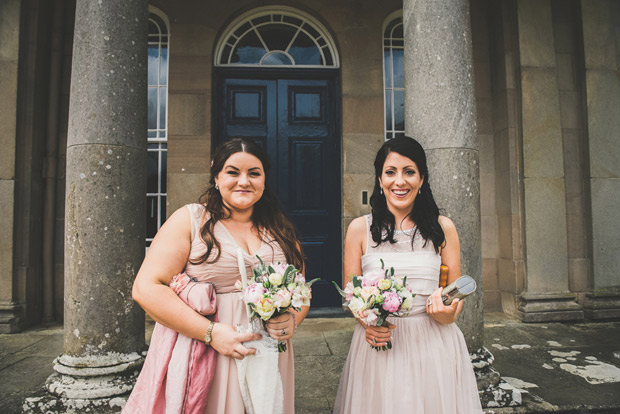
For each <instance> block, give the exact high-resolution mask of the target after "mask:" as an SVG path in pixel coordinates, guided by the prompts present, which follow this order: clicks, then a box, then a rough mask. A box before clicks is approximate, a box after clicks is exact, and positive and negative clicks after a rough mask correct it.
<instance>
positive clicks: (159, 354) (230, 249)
mask: <svg viewBox="0 0 620 414" xmlns="http://www.w3.org/2000/svg"><path fill="white" fill-rule="evenodd" d="M186 208H187V209H188V210H189V212H190V217H191V247H190V253H189V259H190V260H189V261H188V262H187V264H186V267H185V270H184V271H185V273H186V274H187V275H188V276H189V277H190V278H196V279H198V280H199V281H201V282H211V283H213V284H214V286H215V290H216V296H217V320H218V321H219V322H221V323H226V324H230V325H232V326H233V327H236V326H238V325H241V326H243V327H247V325H248V318H247V314H246V310H245V304H244V302H243V301H242V300H241V292H240V291H239V290H238V289H236V288H235V286H234V285H235V282H236V281H238V280H240V279H241V275H240V273H239V265H238V259H237V248H238V246H237V243H236V242H235V239H234V238H233V237H232V235H231V234H230V233H229V232H228V230H227V229H226V227H225V226H224V225H223V224H222V223H221V222H218V223H216V224H215V228H214V233H215V234H214V235H215V238H216V239H217V240H218V241H219V243H220V247H221V255H220V257H219V259H218V260H217V262H215V263H207V262H204V263H202V264H199V265H194V264H191V263H190V261H191V260H192V259H198V258H199V257H200V256H202V255H203V254H204V253H205V252H206V251H207V246H206V244H205V243H204V241H203V240H202V238H201V237H200V227H201V226H202V224H203V222H204V220H205V214H204V213H205V209H204V207H203V206H202V205H200V204H188V205H186ZM256 255H258V256H260V257H261V258H262V259H263V261H264V262H265V263H272V262H282V263H285V262H286V256H285V255H284V253H283V252H282V249H281V248H280V246H279V245H278V243H277V242H276V241H275V240H273V239H271V238H268V237H267V240H265V241H263V243H262V244H261V246H260V248H259V249H258V250H257V251H256V252H255V253H254V254H252V255H250V254H247V253H244V261H245V265H246V272H247V274H248V275H251V274H252V267H254V266H255V265H257V264H258V258H257V257H256ZM215 256H216V253H215V252H212V253H211V256H210V260H213V259H214V258H215ZM179 336H181V335H179ZM183 338H184V337H183ZM185 339H187V338H185ZM176 340H177V334H176V332H174V331H172V330H171V329H168V328H166V327H163V326H162V325H159V324H156V325H155V330H154V334H153V339H152V341H151V346H150V348H149V355H148V356H147V360H149V359H150V363H146V362H145V367H146V372H144V371H145V369H143V373H142V374H141V375H140V378H139V379H138V383H137V384H136V387H135V388H134V391H133V393H132V395H131V397H130V398H129V400H128V402H127V404H126V405H125V407H124V411H123V412H124V413H127V414H129V413H132V414H142V413H144V414H154V413H162V414H163V413H165V412H168V411H174V412H184V411H185V409H184V408H179V409H174V410H172V409H171V406H174V407H177V406H178V407H183V406H184V405H183V403H184V401H185V400H187V399H189V400H191V401H190V402H191V403H192V407H203V406H204V398H205V395H204V393H205V390H206V383H207V382H208V379H209V378H210V377H211V376H213V379H212V382H211V386H210V388H209V390H208V392H207V395H206V398H207V405H206V409H205V410H204V413H207V414H222V413H226V414H244V413H245V408H244V406H243V397H242V396H241V389H240V388H239V379H238V377H237V364H236V362H235V359H233V358H231V357H226V356H223V355H220V354H219V353H217V352H214V353H213V352H212V353H209V354H208V355H209V357H210V358H213V359H215V366H214V367H213V364H212V363H211V361H212V360H213V359H210V361H209V363H208V364H207V365H208V366H209V369H208V370H206V371H205V372H202V371H201V372H198V373H197V374H194V375H193V376H192V378H191V379H192V380H193V381H194V382H196V381H200V382H201V383H200V384H198V383H193V384H191V385H192V386H191V387H190V388H189V389H187V391H186V392H187V393H189V394H190V395H188V396H187V397H186V398H185V397H183V398H174V400H175V401H170V400H166V398H167V397H166V395H168V393H167V391H168V388H169V387H168V386H167V385H165V384H166V382H167V381H173V380H175V379H176V376H175V377H174V378H172V377H171V374H170V371H169V370H168V362H169V361H171V351H172V348H173V347H174V343H175V341H176ZM187 341H191V340H190V339H187ZM192 343H195V345H196V346H199V347H202V348H205V345H204V343H201V342H199V341H193V342H192ZM286 346H287V351H286V352H282V353H280V354H279V355H278V357H279V360H278V368H279V370H280V376H281V379H282V388H283V391H284V401H283V412H284V413H285V414H291V413H294V412H295V371H294V366H293V344H292V343H291V340H287V341H286ZM207 350H208V351H212V349H207ZM213 354H215V355H213ZM196 355H199V356H203V355H207V354H204V353H196ZM149 356H150V358H149ZM181 359H183V358H181ZM185 359H187V358H185ZM190 362H191V361H190ZM199 362H200V361H199ZM204 365H205V364H204V363H202V365H201V366H204ZM174 368H177V367H174ZM212 368H214V372H213V371H212ZM172 371H173V372H176V371H177V370H175V369H173V370H172ZM181 371H183V372H184V370H181ZM167 372H168V373H167ZM143 374H144V375H143ZM190 382H191V381H190ZM162 384H164V386H162ZM181 386H182V385H181ZM173 388H175V389H176V388H178V387H177V386H176V384H174V386H173ZM154 390H155V391H154ZM164 391H166V395H164ZM153 393H157V395H151V394H153ZM177 394H179V395H181V396H182V395H183V393H182V392H181V393H177ZM176 399H179V401H176ZM198 400H200V401H199V402H198V403H196V401H198ZM197 410H200V411H202V409H189V411H191V413H192V414H195V413H196V411H197Z"/></svg>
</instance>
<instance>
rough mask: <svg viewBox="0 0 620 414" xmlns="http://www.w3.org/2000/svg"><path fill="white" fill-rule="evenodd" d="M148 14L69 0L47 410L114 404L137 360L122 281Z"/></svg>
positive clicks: (142, 5)
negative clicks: (60, 226)
mask: <svg viewBox="0 0 620 414" xmlns="http://www.w3.org/2000/svg"><path fill="white" fill-rule="evenodd" d="M147 13H148V2H147V0H109V1H105V2H101V1H95V0H89V1H78V2H77V8H76V17H75V22H76V26H75V39H74V48H73V67H72V73H71V100H70V105H69V130H68V144H67V173H66V182H67V184H66V216H65V222H66V227H65V310H64V318H65V320H64V353H63V354H62V355H61V356H60V357H58V358H57V359H56V360H55V361H54V370H55V373H54V374H53V375H52V376H51V377H50V378H49V379H48V382H47V389H48V391H49V392H50V393H51V394H53V395H56V396H58V397H60V398H59V400H58V401H59V402H58V401H56V408H55V410H59V408H58V407H61V408H60V411H64V410H66V411H71V410H72V409H76V407H79V408H80V411H81V412H85V410H86V407H88V408H90V411H89V412H109V411H119V410H120V405H122V402H123V400H122V398H119V396H123V395H124V394H126V393H127V392H129V391H130V390H131V389H132V387H133V384H134V381H135V377H136V375H137V372H138V371H139V368H140V367H141V365H142V363H143V358H144V357H143V354H142V352H143V351H144V350H145V344H144V314H143V312H142V311H141V309H140V308H139V306H138V305H137V304H136V303H135V302H134V301H133V300H132V297H131V289H132V284H133V280H134V277H135V275H136V273H137V271H138V268H139V266H140V263H141V261H142V259H143V257H144V240H145V217H146V215H145V208H146V207H145V204H146V197H145V194H146V155H147V154H146V137H145V132H146V125H147V124H146V115H147V107H146V79H147V72H146V70H147V66H146V63H147V62H146V59H147V56H146V53H147V17H148V14H147ZM36 402H37V401H34V403H32V400H31V401H30V403H31V404H30V405H31V406H32V407H34V406H36V405H37V404H36ZM87 402H88V405H86V403H87ZM47 408H49V406H48V407H47Z"/></svg>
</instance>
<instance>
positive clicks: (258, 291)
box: [244, 283, 267, 303]
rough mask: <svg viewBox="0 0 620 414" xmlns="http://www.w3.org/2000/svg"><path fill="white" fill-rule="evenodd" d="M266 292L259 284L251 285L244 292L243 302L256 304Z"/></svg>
mask: <svg viewBox="0 0 620 414" xmlns="http://www.w3.org/2000/svg"><path fill="white" fill-rule="evenodd" d="M265 292H267V289H265V288H264V287H263V285H261V284H260V283H252V284H251V285H250V286H248V287H247V289H246V292H245V295H244V296H245V301H246V302H248V303H258V301H259V300H260V298H261V297H262V296H263V295H264V294H265Z"/></svg>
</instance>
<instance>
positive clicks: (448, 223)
mask: <svg viewBox="0 0 620 414" xmlns="http://www.w3.org/2000/svg"><path fill="white" fill-rule="evenodd" d="M437 221H438V222H439V225H440V226H441V228H442V229H443V231H448V230H456V226H455V225H454V222H453V221H452V220H450V219H449V218H448V217H446V216H439V217H437Z"/></svg>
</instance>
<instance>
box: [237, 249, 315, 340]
mask: <svg viewBox="0 0 620 414" xmlns="http://www.w3.org/2000/svg"><path fill="white" fill-rule="evenodd" d="M256 257H258V260H259V262H260V263H259V264H258V265H257V266H256V267H254V268H253V269H252V277H250V278H249V280H248V284H247V286H246V287H245V289H244V288H243V285H242V282H241V281H237V282H236V284H235V285H236V287H237V288H238V289H239V290H241V291H242V292H243V301H244V302H245V303H246V305H247V306H248V309H249V316H250V318H254V317H256V318H260V319H262V320H263V321H268V320H269V319H271V318H273V317H276V316H279V315H283V314H284V313H285V312H287V311H288V309H289V308H293V309H295V310H297V311H300V310H301V307H302V306H310V297H311V296H312V295H311V294H312V289H311V286H312V284H313V283H314V282H316V281H317V280H319V279H318V278H317V279H313V280H311V281H310V282H306V278H305V277H304V275H302V274H301V273H300V272H299V270H297V269H296V268H295V266H293V265H291V264H288V263H271V264H269V265H265V263H264V262H263V260H262V259H261V258H260V257H259V256H256ZM278 351H280V352H284V351H286V343H285V342H279V343H278Z"/></svg>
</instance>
